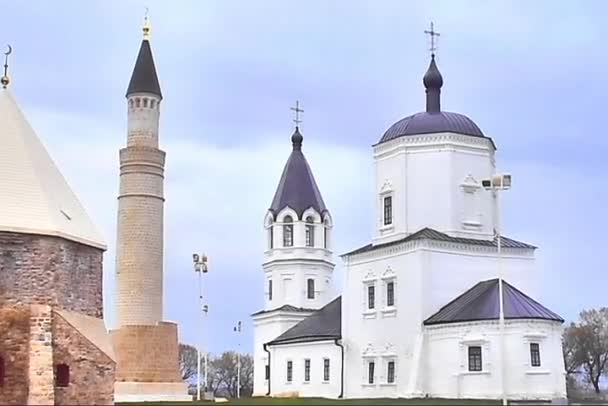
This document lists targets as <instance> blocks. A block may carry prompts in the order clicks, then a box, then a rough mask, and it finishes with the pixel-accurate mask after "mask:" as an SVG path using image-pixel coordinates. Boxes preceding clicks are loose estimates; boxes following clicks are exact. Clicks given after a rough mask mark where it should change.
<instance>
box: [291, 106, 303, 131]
mask: <svg viewBox="0 0 608 406" xmlns="http://www.w3.org/2000/svg"><path fill="white" fill-rule="evenodd" d="M290 110H292V111H294V112H295V116H296V117H295V118H294V120H293V122H294V123H296V127H298V126H299V125H300V123H301V122H302V120H300V113H304V110H302V109H301V108H300V101H299V100H296V106H295V107H290Z"/></svg>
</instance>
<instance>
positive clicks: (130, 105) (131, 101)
mask: <svg viewBox="0 0 608 406" xmlns="http://www.w3.org/2000/svg"><path fill="white" fill-rule="evenodd" d="M129 107H130V108H133V99H131V100H129Z"/></svg>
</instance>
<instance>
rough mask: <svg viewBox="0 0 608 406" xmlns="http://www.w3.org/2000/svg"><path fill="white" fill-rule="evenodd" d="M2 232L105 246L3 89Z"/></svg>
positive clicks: (0, 143) (0, 126)
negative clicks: (53, 237)
mask: <svg viewBox="0 0 608 406" xmlns="http://www.w3.org/2000/svg"><path fill="white" fill-rule="evenodd" d="M0 231H9V232H16V233H27V234H41V235H51V236H57V237H63V238H66V239H68V240H73V241H76V242H79V243H83V244H86V245H90V246H93V247H96V248H100V249H105V248H106V245H105V243H104V240H103V238H102V236H101V234H100V233H99V232H98V231H97V228H96V227H95V226H94V224H93V222H92V221H91V219H90V218H89V216H88V215H87V213H86V211H85V209H84V207H83V206H82V204H81V203H80V202H79V201H78V198H77V197H76V195H75V194H74V192H73V191H72V189H70V186H69V185H68V183H67V182H66V180H65V179H64V177H63V176H62V174H61V172H60V171H59V169H58V168H57V166H56V165H55V163H54V162H53V160H52V159H51V157H50V156H49V154H48V152H47V151H46V149H45V148H44V145H43V144H42V142H41V141H40V139H39V138H38V137H37V136H36V133H35V132H34V130H33V129H32V127H31V126H30V124H29V123H28V122H27V120H26V118H25V116H24V115H23V113H22V112H21V110H20V109H19V106H18V105H17V103H16V102H15V100H14V99H13V96H12V95H11V93H10V91H9V90H0Z"/></svg>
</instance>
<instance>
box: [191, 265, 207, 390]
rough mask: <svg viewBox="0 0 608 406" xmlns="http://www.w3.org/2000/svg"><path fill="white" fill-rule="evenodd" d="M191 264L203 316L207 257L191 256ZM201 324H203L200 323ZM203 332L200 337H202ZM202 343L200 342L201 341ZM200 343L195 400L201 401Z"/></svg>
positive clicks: (197, 356)
mask: <svg viewBox="0 0 608 406" xmlns="http://www.w3.org/2000/svg"><path fill="white" fill-rule="evenodd" d="M192 262H193V264H194V272H196V273H198V307H199V309H201V310H202V312H203V314H204V316H206V315H207V313H208V311H209V306H208V305H206V304H203V274H204V273H207V272H208V270H209V269H208V267H207V256H206V255H205V254H202V255H199V254H192ZM201 324H203V323H201ZM204 333H205V332H204V331H203V332H202V334H201V337H203V335H204ZM201 341H202V340H201ZM201 345H202V344H201V343H200V342H199V345H197V346H196V347H197V351H196V358H197V359H196V369H197V374H196V399H197V400H201ZM205 354H206V353H205ZM205 389H207V356H206V355H205Z"/></svg>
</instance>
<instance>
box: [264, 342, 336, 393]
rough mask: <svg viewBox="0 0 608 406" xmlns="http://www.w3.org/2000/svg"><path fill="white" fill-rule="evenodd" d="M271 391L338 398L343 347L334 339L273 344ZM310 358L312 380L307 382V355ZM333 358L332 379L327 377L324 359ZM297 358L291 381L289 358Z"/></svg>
mask: <svg viewBox="0 0 608 406" xmlns="http://www.w3.org/2000/svg"><path fill="white" fill-rule="evenodd" d="M270 348H271V349H270V351H271V354H272V355H271V367H270V374H271V394H272V395H273V396H277V395H280V394H281V393H286V392H297V393H298V395H299V396H300V397H324V398H337V397H338V396H339V395H340V380H341V376H340V373H341V371H340V369H341V361H342V360H341V350H340V348H339V347H338V346H337V345H336V344H335V343H334V342H333V341H320V342H313V343H302V344H287V345H278V346H273V347H270ZM306 358H308V359H310V382H308V383H306V382H304V359H306ZM324 358H329V360H330V361H329V370H330V373H329V381H328V382H325V381H323V359H324ZM288 360H291V361H292V362H293V380H292V382H291V383H290V382H287V361H288Z"/></svg>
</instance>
